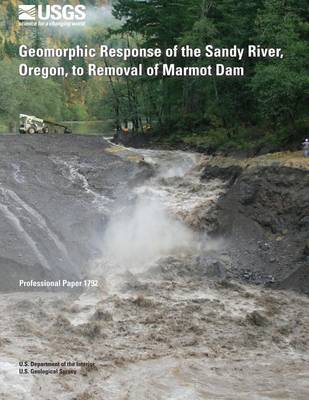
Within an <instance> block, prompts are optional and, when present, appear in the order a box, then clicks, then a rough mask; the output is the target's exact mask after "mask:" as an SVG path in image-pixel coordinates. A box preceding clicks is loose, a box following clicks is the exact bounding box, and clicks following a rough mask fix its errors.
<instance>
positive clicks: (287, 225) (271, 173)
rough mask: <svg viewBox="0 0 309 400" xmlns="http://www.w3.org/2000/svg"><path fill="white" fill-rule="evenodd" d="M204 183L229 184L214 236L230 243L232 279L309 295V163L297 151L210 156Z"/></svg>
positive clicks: (216, 209)
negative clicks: (246, 156) (239, 156)
mask: <svg viewBox="0 0 309 400" xmlns="http://www.w3.org/2000/svg"><path fill="white" fill-rule="evenodd" d="M203 179H222V180H224V181H225V182H226V183H227V185H228V188H229V189H228V190H227V191H226V193H225V194H224V195H223V196H222V197H221V199H220V200H219V202H218V203H217V204H216V207H214V215H215V216H216V217H215V218H214V222H213V224H214V228H213V231H214V232H215V233H216V234H223V235H224V236H225V237H226V238H228V239H229V241H230V244H231V245H230V252H231V257H232V258H235V264H237V265H238V270H237V271H235V274H236V276H239V277H240V278H241V279H243V280H247V281H249V282H261V281H263V278H262V276H264V277H266V279H265V281H264V283H267V284H271V285H272V286H273V287H278V288H280V287H284V288H289V289H294V290H298V291H302V292H305V293H307V294H309V270H308V263H309V257H308V256H309V219H308V215H309V197H308V188H309V160H308V161H307V159H305V158H303V157H302V155H301V153H299V152H294V153H277V154H270V155H266V156H261V157H256V158H251V159H242V160H237V159H232V158H224V157H208V158H206V159H205V160H204V166H203Z"/></svg>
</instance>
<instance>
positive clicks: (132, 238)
mask: <svg viewBox="0 0 309 400" xmlns="http://www.w3.org/2000/svg"><path fill="white" fill-rule="evenodd" d="M196 245H197V238H196V237H195V234H194V233H193V232H192V231H191V230H190V229H189V228H188V227H187V226H185V225H184V224H183V223H182V222H181V221H180V220H177V219H176V218H175V217H173V216H171V215H170V214H168V213H167V210H166V209H165V207H164V205H163V204H161V203H160V202H158V201H157V200H149V199H144V198H141V199H138V200H137V201H136V203H135V204H134V205H133V206H131V207H130V209H125V211H123V212H121V213H120V214H118V215H116V216H114V217H113V218H112V219H111V220H110V222H109V224H108V226H107V229H106V231H105V235H104V238H103V246H102V247H103V249H104V258H106V259H107V260H109V261H110V262H112V263H113V264H115V265H117V266H118V267H120V268H124V269H129V270H131V271H132V270H134V271H142V270H144V269H145V268H147V266H149V265H150V264H151V263H153V262H154V261H155V260H157V259H158V258H160V257H162V256H166V255H171V254H177V255H178V256H179V255H180V254H183V253H186V252H190V251H192V249H193V248H194V247H195V246H196Z"/></svg>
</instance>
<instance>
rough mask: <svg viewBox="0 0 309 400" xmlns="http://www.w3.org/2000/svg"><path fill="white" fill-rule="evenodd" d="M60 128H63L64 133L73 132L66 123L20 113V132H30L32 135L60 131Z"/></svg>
mask: <svg viewBox="0 0 309 400" xmlns="http://www.w3.org/2000/svg"><path fill="white" fill-rule="evenodd" d="M58 128H61V130H63V133H72V131H71V129H70V128H68V127H67V126H66V125H62V124H59V123H57V122H52V121H47V120H45V119H41V118H37V117H35V116H33V115H26V114H20V115H19V133H22V134H24V133H28V134H30V135H33V134H35V133H59V129H58Z"/></svg>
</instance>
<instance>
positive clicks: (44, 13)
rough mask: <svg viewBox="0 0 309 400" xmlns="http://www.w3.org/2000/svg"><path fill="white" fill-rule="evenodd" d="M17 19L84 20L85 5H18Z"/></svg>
mask: <svg viewBox="0 0 309 400" xmlns="http://www.w3.org/2000/svg"><path fill="white" fill-rule="evenodd" d="M18 19H19V21H37V20H38V21H49V20H51V21H61V20H62V21H63V20H64V21H84V20H85V19H86V6H83V5H77V6H72V5H69V4H67V5H64V6H61V5H58V4H54V5H46V6H43V5H38V6H33V5H20V6H18Z"/></svg>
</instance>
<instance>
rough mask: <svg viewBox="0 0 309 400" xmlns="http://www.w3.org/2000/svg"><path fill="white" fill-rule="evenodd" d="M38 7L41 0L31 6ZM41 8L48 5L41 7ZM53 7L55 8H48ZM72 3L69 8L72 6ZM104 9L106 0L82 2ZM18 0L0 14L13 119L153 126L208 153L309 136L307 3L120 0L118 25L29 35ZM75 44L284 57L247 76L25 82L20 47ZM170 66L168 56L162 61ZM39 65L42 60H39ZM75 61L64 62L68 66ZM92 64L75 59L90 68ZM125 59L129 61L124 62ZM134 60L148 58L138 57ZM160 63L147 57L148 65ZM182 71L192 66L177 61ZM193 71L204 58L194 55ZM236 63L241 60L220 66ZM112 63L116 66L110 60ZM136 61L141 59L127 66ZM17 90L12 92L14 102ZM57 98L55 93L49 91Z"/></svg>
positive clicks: (2, 83)
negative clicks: (22, 115) (277, 51)
mask: <svg viewBox="0 0 309 400" xmlns="http://www.w3.org/2000/svg"><path fill="white" fill-rule="evenodd" d="M26 3H27V4H29V3H31V1H29V0H27V2H26ZM32 3H35V1H32ZM40 3H42V2H40ZM49 3H52V2H49ZM66 3H68V2H66ZM70 3H72V4H73V3H84V4H87V6H88V7H92V6H97V7H102V6H104V5H105V4H106V3H107V2H104V1H83V2H82V1H81V2H74V1H71V2H70ZM16 6H17V1H15V0H11V1H4V2H2V3H1V5H0V10H1V15H2V16H4V18H3V17H2V18H1V23H2V27H1V72H0V74H1V76H0V78H1V79H0V113H1V116H2V119H3V120H4V119H6V120H8V121H10V120H12V119H13V120H14V119H15V118H16V117H15V115H16V113H17V111H18V112H19V111H23V112H26V113H31V114H38V115H41V116H43V117H48V118H53V119H73V120H74V119H75V120H82V119H84V120H86V119H95V118H98V119H102V118H103V119H104V118H113V119H114V121H115V125H119V124H123V123H125V124H126V123H127V122H132V126H133V127H134V130H135V131H136V132H139V133H141V134H144V133H143V126H144V125H145V123H147V124H150V125H151V126H152V127H153V130H154V131H155V132H158V133H159V134H160V135H161V137H164V140H167V139H166V138H168V140H169V141H170V142H176V141H180V142H183V143H188V144H192V145H194V146H198V147H200V148H202V149H205V150H211V149H215V148H218V147H219V148H224V149H229V148H237V149H242V148H248V147H254V148H258V147H259V146H260V147H261V146H262V147H263V146H264V147H265V145H266V146H268V147H269V149H270V150H271V149H275V148H279V147H282V146H283V147H287V146H290V145H293V144H295V143H297V142H299V141H300V140H301V139H302V138H303V136H304V135H306V132H307V130H308V125H309V122H308V100H309V92H308V87H309V77H308V70H309V55H308V54H309V46H308V38H309V23H308V2H307V1H306V0H297V1H296V0H250V1H247V2H245V3H244V2H235V1H233V0H221V1H220V2H214V1H211V0H178V1H168V0H149V1H147V2H144V1H136V0H118V1H117V2H114V3H113V6H114V7H113V15H114V17H115V18H116V19H118V20H119V21H121V24H120V25H119V24H118V25H117V24H115V26H114V27H113V26H112V28H114V29H110V28H111V26H110V25H109V26H107V25H106V23H105V20H104V19H102V20H100V22H98V20H97V21H96V22H95V23H93V24H90V25H89V26H87V29H85V30H83V31H81V32H79V33H78V34H76V33H74V34H72V33H70V32H68V31H65V32H61V31H60V32H52V33H51V32H46V31H41V30H39V29H36V28H33V29H32V30H30V31H29V29H28V30H27V31H23V30H22V29H20V27H19V25H18V22H17V20H16V15H17V14H16ZM21 42H23V43H24V42H27V43H29V44H32V46H33V47H40V46H44V45H49V46H62V47H69V46H74V45H76V44H79V45H84V44H87V45H88V46H96V45H99V44H102V43H108V44H109V45H113V46H115V47H125V46H126V47H128V46H129V47H133V46H134V47H136V46H139V47H160V48H162V49H163V50H164V49H166V48H167V47H169V46H172V45H174V44H178V45H180V46H181V45H185V44H189V45H191V46H192V47H200V48H203V47H204V46H205V45H206V44H212V45H214V46H217V47H220V48H228V47H231V46H233V45H237V46H239V47H244V48H246V46H247V45H248V44H260V45H261V46H264V47H278V48H282V49H283V52H284V58H283V59H268V60H265V59H263V60H262V59H249V58H244V59H243V60H242V64H243V66H244V67H245V69H246V76H245V77H242V78H239V77H162V76H159V77H154V78H145V77H139V78H133V77H130V78H122V79H119V78H117V79H116V78H112V79H108V78H107V77H104V78H91V79H90V78H86V77H82V78H74V79H73V78H70V79H67V80H62V79H60V78H58V79H49V80H43V79H41V78H27V79H21V78H19V77H18V75H17V73H16V71H17V70H16V68H17V63H18V60H17V59H16V58H17V55H16V49H17V46H18V44H19V43H21ZM161 61H162V62H164V60H163V59H162V60H161ZM37 62H39V61H37ZM66 62H67V61H66V60H58V63H59V65H65V64H66ZM86 62H87V60H84V59H80V60H75V62H74V63H75V64H78V63H80V65H83V64H85V63H86ZM118 62H121V63H123V62H122V61H118ZM135 62H140V61H138V60H136V61H135ZM149 62H152V60H148V61H146V60H144V61H143V63H144V64H146V63H149ZM169 62H174V63H175V64H177V65H182V64H183V63H184V60H181V59H176V60H169ZM185 62H186V65H189V66H194V65H201V64H203V63H204V64H205V62H207V61H205V59H199V60H197V59H186V60H185ZM216 62H221V63H223V64H225V63H227V62H228V64H229V65H233V62H234V61H233V60H231V59H230V60H228V61H227V60H226V59H222V60H217V61H216ZM102 63H104V64H105V65H111V64H112V63H115V61H114V60H113V61H112V60H109V59H105V60H104V62H103V61H102ZM127 63H128V64H129V65H132V61H130V62H127ZM8 91H10V92H11V96H8V95H7V93H8ZM50 94H52V95H50Z"/></svg>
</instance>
